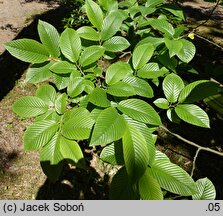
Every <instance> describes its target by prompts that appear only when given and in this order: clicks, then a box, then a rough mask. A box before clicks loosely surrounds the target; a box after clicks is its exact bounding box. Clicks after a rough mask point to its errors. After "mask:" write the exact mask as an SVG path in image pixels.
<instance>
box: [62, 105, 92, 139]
mask: <svg viewBox="0 0 223 216" xmlns="http://www.w3.org/2000/svg"><path fill="white" fill-rule="evenodd" d="M78 109H79V110H80V112H79V113H72V115H70V117H69V119H68V120H66V121H65V123H64V125H63V127H62V135H63V136H65V137H66V138H68V139H75V140H84V139H88V138H89V136H90V133H91V129H92V127H93V125H94V120H93V119H92V118H91V116H90V113H89V112H88V111H87V110H86V109H84V108H78ZM76 112H78V110H77V111H76Z"/></svg>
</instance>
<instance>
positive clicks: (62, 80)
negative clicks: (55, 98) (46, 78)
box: [54, 74, 70, 90]
mask: <svg viewBox="0 0 223 216" xmlns="http://www.w3.org/2000/svg"><path fill="white" fill-rule="evenodd" d="M69 81H70V74H54V83H55V85H56V87H57V88H58V90H62V89H64V88H66V87H67V86H68V84H69Z"/></svg>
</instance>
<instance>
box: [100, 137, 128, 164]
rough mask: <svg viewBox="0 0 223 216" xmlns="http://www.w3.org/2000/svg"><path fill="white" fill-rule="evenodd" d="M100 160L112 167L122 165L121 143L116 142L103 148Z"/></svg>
mask: <svg viewBox="0 0 223 216" xmlns="http://www.w3.org/2000/svg"><path fill="white" fill-rule="evenodd" d="M100 159H101V160H103V161H104V162H106V163H109V164H112V165H124V163H125V162H124V158H123V146H122V142H121V141H120V140H119V141H116V142H114V143H112V144H110V145H107V146H105V147H104V148H103V150H102V151H101V154H100Z"/></svg>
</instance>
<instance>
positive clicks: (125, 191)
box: [109, 167, 138, 200]
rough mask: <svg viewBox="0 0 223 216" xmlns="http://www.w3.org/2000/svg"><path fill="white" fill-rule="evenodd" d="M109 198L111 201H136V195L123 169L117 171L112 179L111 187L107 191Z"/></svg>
mask: <svg viewBox="0 0 223 216" xmlns="http://www.w3.org/2000/svg"><path fill="white" fill-rule="evenodd" d="M109 198H110V199H111V200H136V199H138V194H137V193H136V191H135V190H134V187H133V185H132V184H131V183H130V179H129V176H128V174H127V172H126V169H125V167H122V168H121V169H119V170H118V172H117V173H116V174H115V176H114V177H113V178H112V182H111V187H110V191H109Z"/></svg>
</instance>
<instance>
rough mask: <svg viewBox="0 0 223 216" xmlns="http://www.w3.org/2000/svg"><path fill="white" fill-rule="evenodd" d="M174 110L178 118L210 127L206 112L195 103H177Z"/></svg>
mask: <svg viewBox="0 0 223 216" xmlns="http://www.w3.org/2000/svg"><path fill="white" fill-rule="evenodd" d="M175 112H176V114H177V115H178V116H179V118H181V119H182V120H184V121H185V122H187V123H189V124H193V125H196V126H200V127H205V128H210V122H209V118H208V115H207V113H206V112H205V111H204V110H202V109H201V108H200V107H199V106H197V105H194V104H179V105H177V106H176V108H175Z"/></svg>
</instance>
